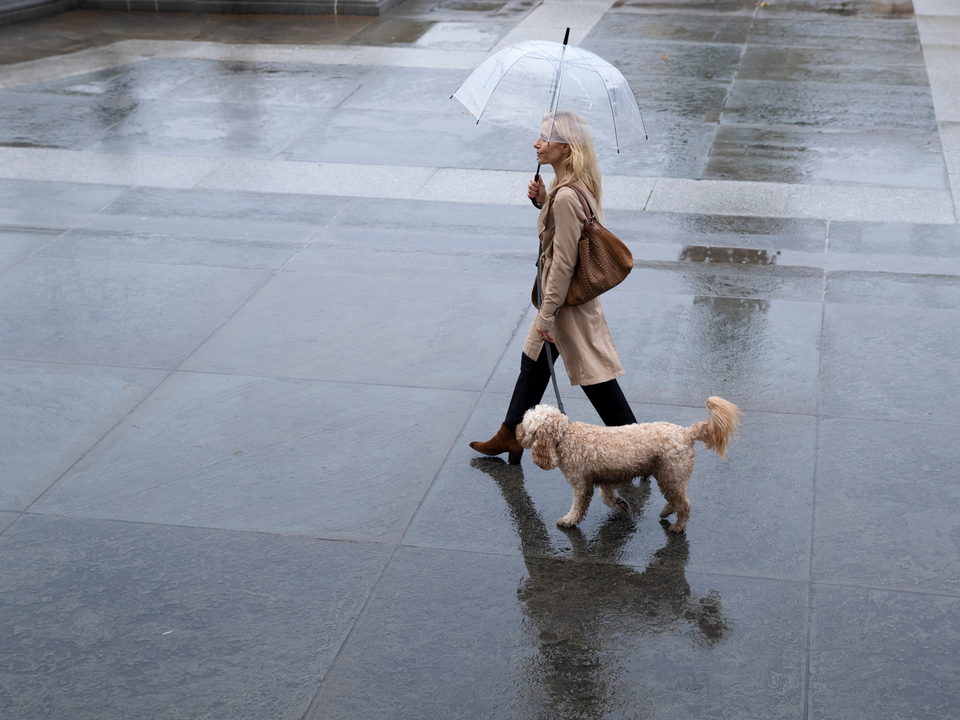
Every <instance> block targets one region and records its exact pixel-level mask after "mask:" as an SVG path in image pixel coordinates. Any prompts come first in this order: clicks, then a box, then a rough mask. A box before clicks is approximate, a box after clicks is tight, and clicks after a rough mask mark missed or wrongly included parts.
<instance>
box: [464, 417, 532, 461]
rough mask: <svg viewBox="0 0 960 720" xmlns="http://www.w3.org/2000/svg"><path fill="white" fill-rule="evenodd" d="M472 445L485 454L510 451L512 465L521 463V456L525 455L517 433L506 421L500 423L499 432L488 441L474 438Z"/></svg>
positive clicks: (499, 453)
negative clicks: (479, 440) (478, 440)
mask: <svg viewBox="0 0 960 720" xmlns="http://www.w3.org/2000/svg"><path fill="white" fill-rule="evenodd" d="M470 447H472V448H473V449H474V450H476V451H477V452H479V453H483V454H484V455H502V454H503V453H510V456H509V461H510V464H511V465H518V464H519V463H520V456H521V455H523V446H522V445H521V444H520V443H519V441H518V440H517V435H516V433H515V432H514V431H513V430H511V429H510V428H508V427H507V426H506V423H504V424H501V425H500V429H499V430H497V434H496V435H494V436H493V437H492V438H490V439H489V440H487V441H486V442H477V441H476V440H474V441H473V442H472V443H470Z"/></svg>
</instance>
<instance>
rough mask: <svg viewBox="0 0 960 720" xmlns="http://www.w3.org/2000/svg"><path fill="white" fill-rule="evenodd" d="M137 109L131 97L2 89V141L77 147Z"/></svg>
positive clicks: (25, 144)
mask: <svg viewBox="0 0 960 720" xmlns="http://www.w3.org/2000/svg"><path fill="white" fill-rule="evenodd" d="M136 109H137V102H136V101H135V100H134V99H132V98H117V99H113V98H110V97H102V98H101V97H96V96H94V97H83V96H70V95H54V94H50V93H36V94H33V93H27V92H11V91H9V90H0V144H3V145H12V146H14V147H56V148H77V147H80V146H82V145H84V144H86V143H90V142H93V141H95V140H96V139H97V138H100V137H102V136H103V135H104V134H106V133H107V131H108V130H109V129H110V128H111V127H113V126H114V125H115V124H116V123H118V122H120V121H121V120H123V119H124V118H126V117H127V116H128V115H130V114H131V113H132V112H134V111H135V110H136Z"/></svg>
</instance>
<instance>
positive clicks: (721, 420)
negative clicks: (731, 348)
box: [517, 397, 742, 533]
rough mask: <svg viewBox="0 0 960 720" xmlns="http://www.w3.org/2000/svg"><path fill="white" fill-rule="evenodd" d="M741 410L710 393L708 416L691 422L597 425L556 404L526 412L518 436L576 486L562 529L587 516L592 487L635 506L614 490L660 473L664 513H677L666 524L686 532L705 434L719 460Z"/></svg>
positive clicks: (605, 497)
mask: <svg viewBox="0 0 960 720" xmlns="http://www.w3.org/2000/svg"><path fill="white" fill-rule="evenodd" d="M741 414H742V413H741V412H740V409H739V408H738V407H737V406H736V405H734V404H733V403H730V402H727V401H726V400H724V399H723V398H718V397H711V398H707V421H706V422H695V423H694V424H693V425H691V426H690V427H688V428H684V427H680V426H679V425H673V424H672V423H666V422H655V423H644V424H642V425H623V426H620V427H599V426H597V425H587V424H586V423H582V422H570V420H569V418H568V417H567V416H566V415H564V414H563V413H561V412H560V411H559V410H557V409H556V408H554V407H551V406H550V405H537V406H536V407H535V408H531V409H530V410H527V412H526V413H525V414H524V416H523V422H522V423H521V424H520V425H518V426H517V440H519V441H520V444H521V445H522V446H523V447H525V448H527V449H529V450H531V451H532V452H531V455H532V457H533V461H534V462H535V463H536V464H537V465H539V466H540V467H542V468H543V469H544V470H553V468H555V467H558V466H559V468H560V471H561V472H562V473H563V475H564V477H566V478H567V482H569V483H570V485H571V486H572V487H573V506H572V507H571V508H570V512H568V513H567V514H566V515H564V516H563V517H562V518H560V519H559V520H557V525H558V526H559V527H573V526H574V525H577V524H578V523H579V522H580V521H581V520H583V517H584V516H585V515H586V514H587V508H588V507H589V506H590V500H591V499H592V498H593V487H594V486H595V485H596V486H597V487H599V488H600V499H601V500H602V501H603V503H604V505H608V506H609V507H612V508H621V509H623V510H629V509H630V506H629V505H628V504H627V501H626V500H624V499H623V498H621V497H620V496H619V495H617V492H616V488H617V487H620V486H623V485H626V484H627V483H629V482H630V481H631V480H633V478H636V477H650V476H653V477H655V478H656V479H657V485H659V487H660V492H661V493H662V494H663V496H664V497H665V498H666V500H667V504H666V506H665V507H664V508H663V510H662V511H661V512H660V517H661V518H665V517H667V516H669V515H672V514H673V513H676V515H677V521H676V522H675V523H673V525H671V526H670V527H669V528H667V529H668V530H670V531H671V532H675V533H680V532H683V531H684V530H685V529H686V527H687V520H688V519H689V518H690V500H689V499H688V498H687V486H688V485H689V484H690V475H691V474H692V473H693V464H694V460H695V457H696V451H695V449H694V445H693V444H694V442H695V441H697V440H699V441H700V442H702V443H703V444H704V445H706V446H707V447H708V448H710V449H711V450H714V451H715V452H716V453H717V454H718V455H719V456H720V457H721V458H724V457H726V454H727V444H728V443H729V442H730V441H731V440H732V439H733V438H734V437H735V435H736V431H737V427H739V425H740V419H739V418H740V415H741Z"/></svg>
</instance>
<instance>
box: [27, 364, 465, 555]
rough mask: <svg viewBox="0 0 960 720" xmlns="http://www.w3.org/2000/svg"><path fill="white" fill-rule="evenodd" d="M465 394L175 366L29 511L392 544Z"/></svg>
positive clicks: (436, 462) (456, 421)
mask: <svg viewBox="0 0 960 720" xmlns="http://www.w3.org/2000/svg"><path fill="white" fill-rule="evenodd" d="M475 401H476V396H475V394H473V393H465V392H452V391H440V390H431V391H426V390H423V389H414V388H403V387H383V386H376V385H352V384H345V383H317V382H307V381H293V380H273V379H267V378H255V377H243V376H228V375H216V376H207V375H203V374H193V373H185V374H184V373H178V374H175V375H173V376H172V377H171V378H170V379H169V380H167V381H166V382H165V383H164V384H163V385H162V386H161V387H160V388H158V389H157V390H156V391H155V392H154V393H152V394H151V395H150V397H149V398H147V399H146V400H145V401H144V402H143V403H142V404H141V406H140V407H138V408H137V410H136V411H135V412H133V413H131V414H130V415H129V416H128V417H127V418H125V419H124V422H123V423H122V424H120V425H118V426H117V427H116V428H115V429H114V430H113V431H112V432H111V433H110V434H109V435H107V436H106V437H105V438H104V440H103V441H102V442H101V443H100V444H99V445H98V446H97V448H96V449H95V451H94V452H92V453H89V454H88V455H87V456H86V457H85V458H84V459H83V461H82V462H81V463H78V464H77V465H76V466H75V467H74V468H72V470H71V472H70V473H68V474H67V475H65V476H64V477H63V478H62V479H61V480H60V482H59V483H58V484H57V486H56V487H55V488H53V489H52V490H51V491H50V492H49V493H48V494H47V495H46V497H45V498H44V499H43V500H42V501H41V502H40V503H39V504H38V505H36V506H35V508H34V509H35V510H36V511H37V512H41V513H46V514H51V515H68V516H74V517H100V518H113V519H123V520H134V521H138V522H148V523H159V524H165V525H186V526H194V527H196V526H201V527H219V528H227V529H233V530H251V531H257V532H267V533H295V534H300V535H311V536H315V537H327V538H338V539H343V538H346V539H351V540H363V541H373V542H393V543H396V542H397V541H398V540H399V539H400V537H401V535H402V533H403V531H404V530H405V529H406V526H407V524H408V523H409V521H410V518H411V517H412V515H413V513H414V512H415V511H416V509H417V506H418V505H419V504H420V501H421V499H422V497H423V494H424V493H425V492H426V489H427V487H428V486H429V484H430V482H431V481H432V480H433V477H434V475H435V474H436V472H437V469H438V468H439V466H440V463H441V461H442V460H443V458H444V457H445V455H446V454H447V451H448V449H449V444H450V442H452V440H453V438H454V437H456V435H457V432H458V431H459V429H460V426H461V425H462V423H463V421H464V419H465V418H466V416H467V414H468V413H469V411H470V408H471V407H472V405H473V404H474V403H475ZM410 433H416V435H417V437H418V441H417V442H416V443H411V442H410V440H409V435H410ZM371 438H376V440H375V443H374V444H373V445H371ZM360 478H362V481H361V480H360Z"/></svg>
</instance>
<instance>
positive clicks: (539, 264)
mask: <svg viewBox="0 0 960 720" xmlns="http://www.w3.org/2000/svg"><path fill="white" fill-rule="evenodd" d="M542 269H543V241H542V240H541V241H540V257H538V258H537V309H538V310H539V309H540V308H541V307H543V272H542ZM543 349H544V350H546V351H547V365H548V366H549V368H550V379H551V380H552V381H553V392H554V393H555V394H556V396H557V407H558V409H559V410H560V412H562V413H563V414H564V415H566V413H565V412H563V400H561V399H560V388H559V387H558V386H557V373H556V372H555V371H554V369H553V352H552V351H551V350H550V343H549V342H547V341H546V340H544V341H543Z"/></svg>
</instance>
